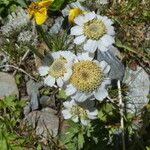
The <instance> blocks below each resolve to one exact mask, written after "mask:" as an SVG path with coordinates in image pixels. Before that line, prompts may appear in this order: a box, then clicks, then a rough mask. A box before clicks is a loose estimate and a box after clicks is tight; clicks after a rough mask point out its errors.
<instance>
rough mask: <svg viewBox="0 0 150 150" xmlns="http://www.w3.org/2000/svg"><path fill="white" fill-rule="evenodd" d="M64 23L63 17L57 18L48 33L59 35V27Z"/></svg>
mask: <svg viewBox="0 0 150 150" xmlns="http://www.w3.org/2000/svg"><path fill="white" fill-rule="evenodd" d="M63 21H64V18H63V17H58V18H56V19H55V23H54V24H53V26H52V27H51V28H50V31H49V33H50V34H57V33H59V31H60V30H61V26H62V23H63Z"/></svg>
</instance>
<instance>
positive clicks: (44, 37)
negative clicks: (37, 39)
mask: <svg viewBox="0 0 150 150" xmlns="http://www.w3.org/2000/svg"><path fill="white" fill-rule="evenodd" d="M36 27H37V30H38V31H39V33H40V34H41V36H42V38H43V40H44V42H45V43H46V45H47V46H48V48H49V49H51V48H52V47H51V44H50V42H49V40H48V37H47V35H46V34H45V32H44V30H43V28H42V26H36Z"/></svg>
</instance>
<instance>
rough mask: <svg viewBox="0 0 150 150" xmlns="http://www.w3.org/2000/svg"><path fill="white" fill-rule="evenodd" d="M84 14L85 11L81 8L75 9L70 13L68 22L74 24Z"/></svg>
mask: <svg viewBox="0 0 150 150" xmlns="http://www.w3.org/2000/svg"><path fill="white" fill-rule="evenodd" d="M80 14H83V11H82V10H81V9H80V8H73V9H71V10H70V11H69V15H68V21H69V22H70V23H74V18H75V17H77V16H79V15H80Z"/></svg>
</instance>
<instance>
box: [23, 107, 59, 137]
mask: <svg viewBox="0 0 150 150" xmlns="http://www.w3.org/2000/svg"><path fill="white" fill-rule="evenodd" d="M24 121H25V122H26V123H27V124H28V125H31V126H32V127H33V128H35V130H36V134H37V135H40V136H42V137H44V138H47V137H48V135H49V134H50V135H52V136H53V137H55V136H57V134H58V128H59V118H58V116H56V111H55V110H53V109H51V108H44V109H42V110H41V111H33V112H31V113H29V114H28V115H27V116H26V117H25V119H24Z"/></svg>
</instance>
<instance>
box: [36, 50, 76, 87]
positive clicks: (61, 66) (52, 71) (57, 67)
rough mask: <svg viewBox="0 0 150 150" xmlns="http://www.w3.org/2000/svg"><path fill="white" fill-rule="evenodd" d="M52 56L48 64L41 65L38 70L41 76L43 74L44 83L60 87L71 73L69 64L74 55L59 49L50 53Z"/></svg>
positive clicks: (70, 64)
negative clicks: (50, 62)
mask: <svg viewBox="0 0 150 150" xmlns="http://www.w3.org/2000/svg"><path fill="white" fill-rule="evenodd" d="M52 57H53V58H54V61H53V63H52V64H51V65H50V66H41V67H40V68H39V69H38V71H39V74H40V75H41V76H45V79H44V83H45V84H46V85H48V86H50V87H53V86H58V87H62V86H63V84H64V82H65V81H67V80H68V79H69V78H70V76H71V74H72V70H71V66H72V62H73V59H74V58H75V55H74V54H73V53H72V52H70V51H59V52H54V53H52Z"/></svg>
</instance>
